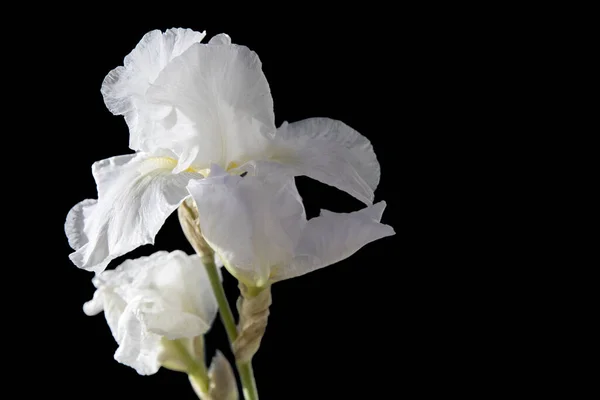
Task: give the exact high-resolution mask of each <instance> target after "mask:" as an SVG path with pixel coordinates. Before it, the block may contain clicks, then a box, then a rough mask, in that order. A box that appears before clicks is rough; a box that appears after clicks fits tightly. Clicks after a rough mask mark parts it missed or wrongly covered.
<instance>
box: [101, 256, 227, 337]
mask: <svg viewBox="0 0 600 400" xmlns="http://www.w3.org/2000/svg"><path fill="white" fill-rule="evenodd" d="M115 271H116V274H118V276H115V277H111V278H112V279H111V281H110V282H109V283H108V284H109V285H112V286H113V287H114V289H113V290H114V291H115V292H116V293H118V294H119V295H120V296H121V297H122V298H123V299H125V300H126V301H127V302H132V301H134V299H137V308H136V309H135V313H136V315H137V318H138V319H140V321H142V323H143V325H144V327H145V329H146V330H148V331H149V332H153V333H156V334H159V335H161V336H165V337H166V338H168V339H178V338H184V337H194V336H198V335H202V334H204V333H206V332H207V331H208V329H209V328H210V326H211V324H212V322H213V320H214V318H215V316H216V314H217V308H218V306H217V302H216V299H215V297H214V294H213V291H212V287H211V285H210V281H209V279H208V275H207V273H206V268H204V266H203V265H202V262H201V261H200V257H199V256H197V255H192V256H188V255H187V254H185V253H184V252H182V251H173V252H171V253H167V252H157V253H155V254H153V255H152V256H149V257H141V258H138V259H135V260H127V261H125V262H124V263H123V264H121V265H120V266H119V267H117V269H116V270H115ZM110 272H111V271H105V272H104V273H102V274H101V275H100V276H103V275H107V274H108V273H110ZM119 282H120V283H119Z"/></svg>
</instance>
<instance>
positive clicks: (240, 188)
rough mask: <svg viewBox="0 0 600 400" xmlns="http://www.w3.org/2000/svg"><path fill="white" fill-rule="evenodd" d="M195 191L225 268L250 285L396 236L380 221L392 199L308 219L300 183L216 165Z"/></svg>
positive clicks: (292, 273) (195, 185)
mask: <svg viewBox="0 0 600 400" xmlns="http://www.w3.org/2000/svg"><path fill="white" fill-rule="evenodd" d="M188 189H189V190H190V193H191V194H192V196H193V198H194V200H195V201H196V205H197V206H198V215H199V219H200V229H201V230H202V235H203V236H204V238H205V240H206V241H207V243H208V244H210V246H211V247H212V248H213V249H215V251H216V252H217V253H218V255H219V257H220V259H221V260H222V261H223V264H224V265H225V267H226V268H227V269H228V270H229V272H231V274H232V275H234V276H235V277H236V278H237V279H238V280H240V281H242V282H243V283H245V284H246V285H247V286H251V287H263V286H265V285H267V284H269V283H272V282H277V281H280V280H283V279H289V278H293V277H296V276H300V275H303V274H306V273H308V272H311V271H314V270H316V269H319V268H323V267H326V266H328V265H331V264H333V263H336V262H338V261H341V260H343V259H345V258H347V257H349V256H351V255H352V254H353V253H355V252H356V251H357V250H359V249H360V248H361V247H363V246H364V245H366V244H368V243H370V242H372V241H374V240H377V239H380V238H383V237H386V236H391V235H393V234H394V230H393V229H392V227H390V226H388V225H384V224H381V223H380V222H379V221H380V220H381V216H382V214H383V210H384V209H385V205H386V204H385V202H379V203H377V204H375V205H372V206H369V207H366V208H363V209H362V210H360V211H357V212H352V213H347V214H346V213H334V212H331V211H327V210H322V211H321V215H320V216H319V217H316V218H312V219H310V220H307V219H306V214H305V211H304V207H303V205H302V199H301V198H300V195H299V194H298V190H297V189H296V186H295V184H294V178H292V177H289V176H285V175H281V174H279V173H270V174H268V175H266V176H246V177H241V176H237V175H230V174H228V173H227V172H225V171H224V170H222V169H221V168H220V167H219V166H217V165H213V166H212V167H211V173H210V175H209V176H208V177H207V178H206V179H203V180H198V181H191V182H190V183H189V186H188Z"/></svg>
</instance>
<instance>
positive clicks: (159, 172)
mask: <svg viewBox="0 0 600 400" xmlns="http://www.w3.org/2000/svg"><path fill="white" fill-rule="evenodd" d="M175 165H176V161H175V160H173V159H170V158H166V157H152V156H149V155H147V154H143V153H140V154H137V155H131V156H119V157H113V158H111V159H107V160H103V161H100V162H98V163H95V164H94V166H93V167H92V172H93V175H94V178H95V179H96V184H97V187H98V197H99V198H98V200H97V201H94V200H86V201H83V202H81V203H79V204H77V205H76V206H75V207H73V209H72V210H71V211H70V212H69V214H68V215H67V221H66V223H65V233H66V234H67V238H68V239H69V244H71V246H72V247H73V249H74V250H75V252H73V253H71V254H70V255H69V258H70V259H71V260H72V261H73V263H74V264H75V265H77V266H78V267H79V268H83V269H86V270H89V271H95V272H100V271H103V270H104V269H105V268H106V266H107V265H108V263H109V262H110V261H111V260H112V259H114V258H116V257H119V256H121V255H123V254H125V253H127V252H129V251H131V250H133V249H135V248H136V247H138V246H141V245H144V244H148V243H154V237H155V236H156V234H157V232H158V230H159V229H160V227H161V226H162V225H163V223H164V221H165V220H166V218H167V217H168V216H169V215H170V214H171V212H173V211H174V210H175V209H176V208H177V207H178V206H179V204H180V203H181V202H182V201H183V200H184V199H185V198H186V197H187V196H188V195H189V194H188V192H187V190H186V185H187V183H188V182H189V180H190V179H199V178H201V177H202V175H200V174H198V173H195V172H182V173H179V174H173V173H172V171H173V168H174V167H175Z"/></svg>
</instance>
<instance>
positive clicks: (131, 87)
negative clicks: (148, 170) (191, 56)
mask: <svg viewBox="0 0 600 400" xmlns="http://www.w3.org/2000/svg"><path fill="white" fill-rule="evenodd" d="M205 35H206V33H205V32H195V31H193V30H191V29H180V28H177V29H175V28H174V29H168V30H167V31H166V32H164V33H162V32H161V31H159V30H153V31H151V32H148V33H147V34H146V35H144V37H143V38H142V40H140V42H139V43H138V45H137V46H136V47H135V49H133V51H132V52H131V53H129V55H127V56H126V57H125V60H124V62H123V66H121V67H117V68H115V69H113V70H112V71H110V72H109V73H108V75H107V76H106V78H105V79H104V82H102V89H101V92H102V95H103V96H104V102H105V104H106V107H107V108H108V109H109V110H110V112H112V113H113V114H115V115H123V116H124V117H125V121H126V122H127V125H128V126H129V129H130V141H129V145H130V147H131V148H132V149H133V150H143V147H144V146H143V143H142V141H141V137H140V133H141V131H142V130H143V129H144V128H145V127H146V128H147V126H148V125H150V126H151V125H152V122H151V121H150V120H147V119H146V118H145V116H144V115H142V116H141V117H140V115H139V113H140V110H143V109H144V108H145V100H144V96H145V94H146V91H147V90H148V88H149V87H150V85H151V84H152V82H154V80H155V79H156V77H157V76H158V74H159V73H160V71H162V70H163V69H164V68H165V66H166V65H167V64H168V63H169V62H170V61H171V60H172V59H173V58H175V57H177V56H179V55H180V54H181V53H183V52H184V51H185V50H187V49H188V48H189V47H190V46H191V45H192V44H194V43H198V42H200V41H201V40H202V39H203V38H204V36H205Z"/></svg>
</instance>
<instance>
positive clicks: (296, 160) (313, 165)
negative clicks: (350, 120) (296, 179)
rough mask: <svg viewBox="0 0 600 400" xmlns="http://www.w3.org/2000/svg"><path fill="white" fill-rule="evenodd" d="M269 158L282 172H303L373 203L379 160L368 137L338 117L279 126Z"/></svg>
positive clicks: (377, 181) (295, 173)
mask: <svg viewBox="0 0 600 400" xmlns="http://www.w3.org/2000/svg"><path fill="white" fill-rule="evenodd" d="M269 160H271V161H276V162H277V163H278V164H279V165H276V166H278V168H279V169H281V170H282V172H284V173H288V174H292V175H294V176H297V175H306V176H308V177H311V178H313V179H316V180H318V181H320V182H323V183H325V184H328V185H331V186H334V187H336V188H338V189H340V190H343V191H345V192H347V193H349V194H351V195H352V196H354V197H356V198H357V199H359V200H360V201H362V202H364V203H365V204H372V202H373V198H374V193H373V192H374V191H375V189H376V188H377V185H378V184H379V176H380V168H379V162H378V161H377V158H376V156H375V152H374V151H373V146H372V145H371V143H370V142H369V140H368V139H367V138H365V137H364V136H363V135H361V134H360V133H358V132H357V131H356V130H354V129H352V128H351V127H349V126H348V125H346V124H344V123H343V122H341V121H337V120H333V119H329V118H309V119H305V120H302V121H298V122H294V123H291V124H288V123H284V124H283V125H282V126H281V127H280V128H279V129H278V130H277V134H276V137H275V140H274V144H273V146H272V147H271V150H270V156H269Z"/></svg>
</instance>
